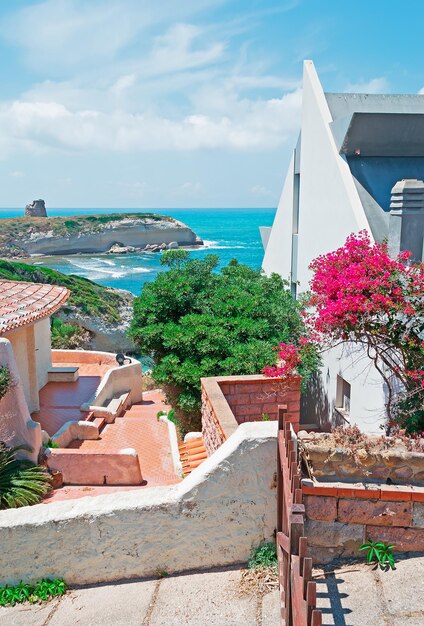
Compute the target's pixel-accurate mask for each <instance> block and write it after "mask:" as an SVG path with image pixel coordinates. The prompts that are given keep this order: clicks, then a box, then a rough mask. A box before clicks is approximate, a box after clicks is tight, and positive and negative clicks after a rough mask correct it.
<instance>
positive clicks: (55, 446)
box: [43, 439, 59, 448]
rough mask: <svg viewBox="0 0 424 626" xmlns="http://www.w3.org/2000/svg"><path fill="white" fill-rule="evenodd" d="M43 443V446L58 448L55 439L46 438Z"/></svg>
mask: <svg viewBox="0 0 424 626" xmlns="http://www.w3.org/2000/svg"><path fill="white" fill-rule="evenodd" d="M43 445H44V447H45V448H59V444H58V443H57V441H52V440H51V439H48V440H47V441H46V443H44V444H43Z"/></svg>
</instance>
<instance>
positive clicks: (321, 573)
mask: <svg viewBox="0 0 424 626" xmlns="http://www.w3.org/2000/svg"><path fill="white" fill-rule="evenodd" d="M397 559H398V562H397V564H396V569H395V570H393V571H392V570H389V571H387V572H386V571H381V570H379V569H376V568H374V567H370V566H367V565H365V564H364V563H360V564H355V565H345V566H343V567H339V568H336V569H335V570H327V571H325V570H322V569H316V570H315V571H314V579H315V580H316V583H317V605H318V608H321V609H322V612H323V621H322V626H423V625H424V585H423V581H424V556H415V557H410V558H402V557H401V556H398V557H397Z"/></svg>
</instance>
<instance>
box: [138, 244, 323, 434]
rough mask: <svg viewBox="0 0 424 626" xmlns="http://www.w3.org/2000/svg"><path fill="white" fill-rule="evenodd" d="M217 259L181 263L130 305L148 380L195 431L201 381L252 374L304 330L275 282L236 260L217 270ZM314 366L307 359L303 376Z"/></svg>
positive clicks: (278, 281)
mask: <svg viewBox="0 0 424 626" xmlns="http://www.w3.org/2000/svg"><path fill="white" fill-rule="evenodd" d="M218 261H219V259H218V257H217V256H215V255H209V256H207V257H206V258H205V259H204V260H195V259H190V258H189V259H186V260H180V259H179V260H178V263H177V264H176V265H174V264H171V268H170V269H169V270H168V271H167V272H164V273H161V274H159V276H158V277H157V278H156V280H155V281H154V282H152V283H149V284H147V285H145V286H144V289H143V292H142V294H141V296H139V297H138V298H136V299H135V301H134V317H133V323H132V328H131V335H132V337H133V338H134V339H135V341H136V342H137V343H138V344H139V346H140V349H141V351H142V352H144V353H151V354H152V356H153V358H154V361H155V366H154V368H153V377H154V378H155V380H156V381H157V383H158V384H160V385H161V386H162V388H163V389H164V390H165V392H166V394H167V397H168V399H169V400H170V401H171V402H172V404H173V406H174V407H175V408H176V409H177V414H178V417H179V418H180V419H181V418H183V422H184V424H183V425H184V427H185V428H186V429H191V428H198V427H199V419H200V407H201V402H200V400H201V397H200V378H201V377H202V376H222V375H231V374H238V375H241V374H257V373H259V372H261V370H262V368H263V367H264V366H265V365H266V364H267V363H269V362H271V361H272V360H275V352H274V348H275V346H276V345H277V344H279V343H280V342H281V341H293V340H296V339H299V338H300V337H301V336H302V334H303V330H304V328H303V323H302V319H301V317H300V315H299V311H298V304H297V303H296V301H295V300H294V299H293V298H292V297H291V295H290V293H289V291H288V289H287V283H286V282H285V281H283V280H282V279H281V278H280V276H278V275H276V274H273V275H272V276H270V277H266V276H264V275H263V274H262V273H261V271H260V270H254V269H251V268H249V267H247V266H245V265H241V264H239V263H238V262H237V261H236V260H233V261H231V262H230V263H229V265H228V266H227V267H224V268H223V269H222V270H221V271H216V267H217V265H218ZM315 365H316V363H314V359H313V358H312V359H311V360H310V362H309V363H306V364H304V365H303V371H302V372H301V373H302V374H303V375H304V376H308V374H309V373H310V372H311V370H313V369H314V366H315Z"/></svg>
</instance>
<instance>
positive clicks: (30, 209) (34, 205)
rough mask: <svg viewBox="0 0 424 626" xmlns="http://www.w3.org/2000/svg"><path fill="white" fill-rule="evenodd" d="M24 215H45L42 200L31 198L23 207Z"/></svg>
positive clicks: (44, 205)
mask: <svg viewBox="0 0 424 626" xmlns="http://www.w3.org/2000/svg"><path fill="white" fill-rule="evenodd" d="M25 216H26V217H47V211H46V204H45V202H44V200H33V201H32V202H30V203H29V204H27V205H26V207H25Z"/></svg>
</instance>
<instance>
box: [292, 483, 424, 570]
mask: <svg viewBox="0 0 424 626" xmlns="http://www.w3.org/2000/svg"><path fill="white" fill-rule="evenodd" d="M340 485H341V483H338V486H334V485H331V486H330V485H325V486H324V485H321V486H310V485H303V486H302V491H303V494H304V504H305V510H306V523H305V534H306V536H307V537H308V546H309V549H310V553H311V556H312V557H313V559H314V563H316V564H318V563H329V562H330V561H332V560H333V559H335V558H338V557H343V556H356V557H358V556H359V555H360V554H361V553H360V552H358V548H359V546H360V545H361V544H362V543H364V542H365V541H366V540H368V539H371V540H373V541H384V542H385V543H390V544H394V545H395V546H396V550H397V551H399V552H410V551H418V552H421V551H424V488H419V487H399V486H389V485H388V486H385V485H382V486H379V485H373V484H370V485H368V486H367V487H365V486H364V487H363V488H356V487H355V486H354V485H351V486H349V485H346V484H345V485H344V486H340ZM368 487H369V488H368Z"/></svg>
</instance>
